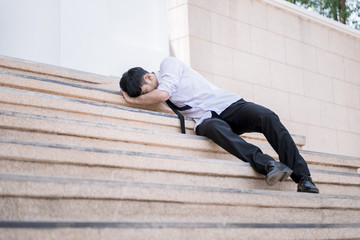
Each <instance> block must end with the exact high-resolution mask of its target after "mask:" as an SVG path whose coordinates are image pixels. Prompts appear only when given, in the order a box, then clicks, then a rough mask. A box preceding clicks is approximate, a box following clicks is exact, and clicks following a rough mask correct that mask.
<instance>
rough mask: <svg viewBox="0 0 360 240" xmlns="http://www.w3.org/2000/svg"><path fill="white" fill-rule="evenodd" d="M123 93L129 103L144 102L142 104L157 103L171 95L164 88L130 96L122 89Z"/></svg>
mask: <svg viewBox="0 0 360 240" xmlns="http://www.w3.org/2000/svg"><path fill="white" fill-rule="evenodd" d="M121 93H122V95H123V96H124V99H125V101H126V102H127V103H131V104H142V105H149V104H155V103H159V102H165V101H166V100H168V99H169V98H170V95H169V93H168V92H166V91H163V90H157V89H155V90H153V91H151V92H148V93H145V94H142V95H140V96H138V97H130V96H129V95H128V94H127V93H126V92H124V91H123V90H121Z"/></svg>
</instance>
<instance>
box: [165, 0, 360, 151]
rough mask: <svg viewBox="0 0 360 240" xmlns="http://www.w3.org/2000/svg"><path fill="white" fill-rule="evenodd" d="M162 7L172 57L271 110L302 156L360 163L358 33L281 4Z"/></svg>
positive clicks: (217, 2) (266, 0)
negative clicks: (298, 141)
mask: <svg viewBox="0 0 360 240" xmlns="http://www.w3.org/2000/svg"><path fill="white" fill-rule="evenodd" d="M283 2H284V3H283ZM168 3H169V4H168V6H169V12H168V15H169V27H170V40H171V53H172V55H174V56H176V57H178V58H180V59H181V60H183V61H185V62H186V63H188V64H190V65H191V66H192V67H193V68H194V69H196V70H198V71H199V72H200V73H201V74H202V75H203V76H204V77H206V78H207V79H208V80H209V81H211V82H213V83H215V84H216V85H218V86H220V87H223V88H226V89H228V90H231V91H233V92H236V93H238V94H239V95H240V96H242V97H244V98H245V99H247V100H248V101H255V102H256V103H259V104H262V105H265V106H267V107H269V108H270V109H272V110H274V111H275V112H276V113H277V114H278V115H279V116H280V118H281V119H282V121H283V123H284V124H285V125H286V126H287V128H288V129H289V131H290V132H291V133H294V134H300V135H304V136H306V139H307V144H306V146H305V147H304V149H307V150H313V151H321V152H327V153H335V154H342V155H350V156H358V157H359V156H360V31H359V32H356V31H354V30H347V29H346V27H344V26H340V24H337V23H332V22H331V21H330V20H328V19H326V18H323V17H317V16H316V14H314V13H311V14H309V13H308V12H307V11H306V10H302V9H300V8H298V7H296V6H294V5H291V4H289V3H286V2H285V1H282V0H168Z"/></svg>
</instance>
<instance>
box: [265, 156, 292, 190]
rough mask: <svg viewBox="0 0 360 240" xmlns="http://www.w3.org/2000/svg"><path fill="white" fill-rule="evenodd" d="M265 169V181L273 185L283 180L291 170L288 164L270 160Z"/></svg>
mask: <svg viewBox="0 0 360 240" xmlns="http://www.w3.org/2000/svg"><path fill="white" fill-rule="evenodd" d="M265 170H266V173H267V174H266V178H265V182H266V183H267V184H269V185H270V186H273V185H275V184H276V183H278V182H282V181H284V180H285V179H287V178H288V177H289V176H290V175H291V174H292V172H293V171H292V170H291V169H290V168H289V167H288V166H286V165H285V164H283V163H281V162H277V161H270V162H269V163H268V164H267V165H266V167H265Z"/></svg>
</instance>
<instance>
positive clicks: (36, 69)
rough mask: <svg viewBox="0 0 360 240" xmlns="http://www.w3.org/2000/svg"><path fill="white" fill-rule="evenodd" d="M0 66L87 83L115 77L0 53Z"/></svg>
mask: <svg viewBox="0 0 360 240" xmlns="http://www.w3.org/2000/svg"><path fill="white" fill-rule="evenodd" d="M0 67H1V68H3V69H7V70H8V71H9V70H10V71H20V72H26V73H33V74H38V75H40V76H52V77H60V78H62V79H72V80H76V81H81V82H88V83H109V82H113V81H114V80H115V79H114V78H110V77H106V76H103V75H100V74H94V73H89V72H84V71H79V70H75V69H70V68H64V67H59V66H54V65H49V64H44V63H39V62H34V61H29V60H23V59H18V58H13V57H8V56H3V55H0Z"/></svg>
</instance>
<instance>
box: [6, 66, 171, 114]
mask: <svg viewBox="0 0 360 240" xmlns="http://www.w3.org/2000/svg"><path fill="white" fill-rule="evenodd" d="M0 83H1V86H4V87H9V88H14V89H24V90H29V91H33V92H40V93H47V94H52V95H56V96H65V97H73V98H78V99H83V100H90V101H95V102H101V103H108V104H114V105H120V106H127V107H134V108H137V109H145V110H153V111H156V112H164V113H172V110H171V109H169V107H167V106H165V104H162V103H159V104H153V105H149V106H139V105H129V104H127V103H126V102H125V100H124V99H123V97H122V96H121V94H120V92H119V85H118V83H116V82H113V83H111V84H110V86H109V84H108V85H104V84H94V83H85V82H81V81H69V80H67V79H64V78H61V79H56V78H55V79H54V78H51V77H50V76H36V75H34V74H32V73H28V72H26V73H18V72H15V71H9V70H1V69H0Z"/></svg>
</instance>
